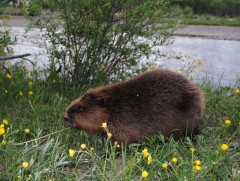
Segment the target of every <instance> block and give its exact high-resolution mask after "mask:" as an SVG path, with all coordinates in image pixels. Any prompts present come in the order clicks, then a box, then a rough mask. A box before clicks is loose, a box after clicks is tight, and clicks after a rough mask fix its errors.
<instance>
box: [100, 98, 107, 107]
mask: <svg viewBox="0 0 240 181" xmlns="http://www.w3.org/2000/svg"><path fill="white" fill-rule="evenodd" d="M106 103H107V102H106V99H104V98H99V99H98V104H99V106H101V107H105V106H106Z"/></svg>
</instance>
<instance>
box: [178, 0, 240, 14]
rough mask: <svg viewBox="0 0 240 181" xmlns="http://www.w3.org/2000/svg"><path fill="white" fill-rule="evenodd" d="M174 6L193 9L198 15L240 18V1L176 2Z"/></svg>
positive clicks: (205, 0) (185, 0) (186, 0)
mask: <svg viewBox="0 0 240 181" xmlns="http://www.w3.org/2000/svg"><path fill="white" fill-rule="evenodd" d="M173 4H178V5H180V6H181V7H183V8H186V7H191V8H192V10H193V12H194V13H196V14H206V13H207V14H212V15H216V16H240V0H180V1H179V0H174V3H173Z"/></svg>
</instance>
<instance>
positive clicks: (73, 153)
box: [68, 149, 75, 157]
mask: <svg viewBox="0 0 240 181" xmlns="http://www.w3.org/2000/svg"><path fill="white" fill-rule="evenodd" d="M68 152H69V156H70V157H74V155H75V150H72V149H69V150H68Z"/></svg>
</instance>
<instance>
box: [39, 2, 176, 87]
mask: <svg viewBox="0 0 240 181" xmlns="http://www.w3.org/2000/svg"><path fill="white" fill-rule="evenodd" d="M49 6H50V9H51V10H52V12H51V13H49V14H47V15H46V14H45V15H44V16H42V18H41V20H40V21H38V22H37V24H38V27H40V28H42V29H44V28H46V39H47V40H48V41H50V42H51V47H50V49H49V53H50V57H49V58H50V68H49V71H50V74H51V75H52V74H55V72H56V67H59V66H62V74H61V76H62V78H63V79H64V81H65V82H72V83H74V84H81V85H87V84H89V83H90V82H91V83H94V82H99V81H100V82H104V81H112V80H113V79H117V78H118V77H119V76H123V75H124V76H123V77H126V75H127V74H128V72H127V71H126V70H132V71H135V69H136V67H137V66H138V63H139V60H140V59H141V58H142V57H149V56H150V55H151V54H152V53H153V52H152V51H151V48H152V47H153V46H156V45H162V44H164V43H166V41H167V38H168V37H169V36H171V34H172V32H173V31H174V30H175V28H176V25H177V18H176V13H174V11H173V9H172V7H171V6H170V4H169V1H168V0H158V1H151V0H145V1H141V2H140V1H137V0H131V1H127V2H126V1H123V0H107V1H106V0H90V1H85V0H81V1H79V0H70V1H69V0H53V1H50V2H49Z"/></svg>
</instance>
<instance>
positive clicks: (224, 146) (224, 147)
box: [221, 143, 228, 151]
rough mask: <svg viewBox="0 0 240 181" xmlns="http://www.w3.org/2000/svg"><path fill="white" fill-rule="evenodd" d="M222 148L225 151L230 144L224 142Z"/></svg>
mask: <svg viewBox="0 0 240 181" xmlns="http://www.w3.org/2000/svg"><path fill="white" fill-rule="evenodd" d="M221 149H222V150H223V151H226V150H227V149H228V145H227V144H225V143H224V144H222V146H221Z"/></svg>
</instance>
